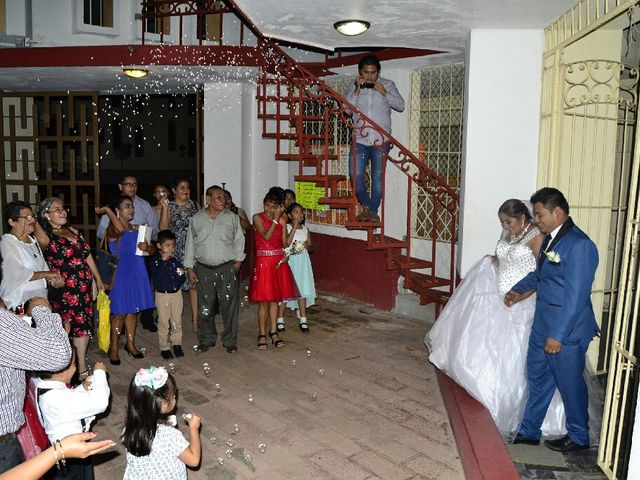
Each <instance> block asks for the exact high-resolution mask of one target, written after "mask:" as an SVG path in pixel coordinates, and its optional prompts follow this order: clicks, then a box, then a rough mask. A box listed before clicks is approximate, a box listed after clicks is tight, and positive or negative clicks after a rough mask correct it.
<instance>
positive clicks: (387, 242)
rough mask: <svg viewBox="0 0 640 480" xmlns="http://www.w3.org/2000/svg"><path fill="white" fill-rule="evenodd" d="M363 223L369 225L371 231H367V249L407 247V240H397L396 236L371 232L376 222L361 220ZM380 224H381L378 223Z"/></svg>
mask: <svg viewBox="0 0 640 480" xmlns="http://www.w3.org/2000/svg"><path fill="white" fill-rule="evenodd" d="M363 223H364V225H367V226H368V227H369V230H370V232H371V233H369V240H368V242H367V250H389V249H392V248H407V242H406V241H402V240H398V239H397V238H393V237H388V236H387V235H381V234H379V233H372V232H373V229H374V228H376V227H375V225H376V223H377V222H363ZM380 225H382V224H380Z"/></svg>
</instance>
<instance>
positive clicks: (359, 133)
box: [346, 55, 404, 222]
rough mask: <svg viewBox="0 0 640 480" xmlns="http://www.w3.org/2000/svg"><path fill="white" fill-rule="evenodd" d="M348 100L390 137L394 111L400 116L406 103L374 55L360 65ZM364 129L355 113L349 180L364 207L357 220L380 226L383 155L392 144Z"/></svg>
mask: <svg viewBox="0 0 640 480" xmlns="http://www.w3.org/2000/svg"><path fill="white" fill-rule="evenodd" d="M346 100H347V102H349V103H350V104H352V105H353V106H354V107H356V108H357V109H358V110H359V111H360V112H362V113H363V114H365V115H366V116H367V117H369V118H370V119H371V120H373V121H374V122H375V123H376V124H377V125H379V126H380V127H382V128H383V129H384V130H386V131H387V132H388V133H391V109H393V110H396V111H398V112H402V111H403V110H404V99H403V98H402V96H401V95H400V93H399V92H398V89H397V88H396V85H395V84H394V83H393V82H392V81H391V80H388V79H386V78H382V77H380V61H379V60H378V58H377V57H375V56H374V55H366V56H364V57H362V59H361V60H360V62H359V63H358V78H357V79H356V81H355V82H354V83H353V85H351V86H350V87H349V89H348V90H347V95H346ZM364 125H365V123H364V121H363V120H362V119H361V118H360V117H359V116H358V114H355V113H354V115H353V127H354V132H355V137H356V138H355V140H356V144H355V145H352V146H351V148H350V149H349V176H350V178H351V183H352V184H354V183H355V185H354V188H355V191H356V196H357V197H358V201H359V202H360V204H361V205H362V213H361V214H360V215H358V220H359V221H361V222H379V221H380V217H379V216H378V208H380V202H381V200H382V181H383V178H382V172H383V165H384V161H385V160H386V156H385V155H384V154H385V153H388V152H389V144H388V143H386V144H385V143H384V138H382V137H381V136H380V134H379V133H378V132H377V131H375V130H373V129H371V128H368V127H364ZM363 127H364V128H363ZM354 154H355V157H356V162H355V170H354V165H353V156H354ZM368 163H371V193H369V192H368V191H367V185H366V177H365V168H366V166H367V164H368ZM354 171H355V179H354V178H353V175H354Z"/></svg>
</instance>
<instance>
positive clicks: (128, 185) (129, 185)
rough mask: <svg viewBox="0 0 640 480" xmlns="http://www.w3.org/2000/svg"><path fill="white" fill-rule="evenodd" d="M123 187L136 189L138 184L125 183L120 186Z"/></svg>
mask: <svg viewBox="0 0 640 480" xmlns="http://www.w3.org/2000/svg"><path fill="white" fill-rule="evenodd" d="M121 185H122V186H123V187H137V186H138V184H137V183H136V182H125V183H122V184H121Z"/></svg>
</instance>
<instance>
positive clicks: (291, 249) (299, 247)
mask: <svg viewBox="0 0 640 480" xmlns="http://www.w3.org/2000/svg"><path fill="white" fill-rule="evenodd" d="M304 251H305V247H304V242H301V241H300V240H296V241H295V242H293V243H292V244H291V245H290V246H288V247H287V248H285V249H284V257H282V259H281V260H280V261H279V262H278V264H277V265H276V268H280V265H282V264H283V263H284V262H287V261H288V260H289V257H290V256H291V255H298V254H300V253H302V252H304Z"/></svg>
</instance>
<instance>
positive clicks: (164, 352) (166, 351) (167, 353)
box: [160, 350, 173, 360]
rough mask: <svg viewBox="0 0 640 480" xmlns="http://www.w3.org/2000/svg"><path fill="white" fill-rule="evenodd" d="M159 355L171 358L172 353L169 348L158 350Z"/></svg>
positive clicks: (167, 358)
mask: <svg viewBox="0 0 640 480" xmlns="http://www.w3.org/2000/svg"><path fill="white" fill-rule="evenodd" d="M160 356H161V357H162V358H164V359H165V360H169V359H171V358H173V355H172V353H171V351H170V350H160Z"/></svg>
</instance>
